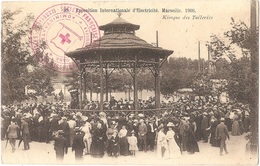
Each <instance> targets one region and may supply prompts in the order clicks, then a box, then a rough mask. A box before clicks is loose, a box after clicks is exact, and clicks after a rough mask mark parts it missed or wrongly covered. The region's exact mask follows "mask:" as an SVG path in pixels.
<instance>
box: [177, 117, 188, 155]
mask: <svg viewBox="0 0 260 166" xmlns="http://www.w3.org/2000/svg"><path fill="white" fill-rule="evenodd" d="M189 128H190V127H189V124H188V123H187V122H180V124H179V131H180V136H181V151H182V152H184V151H187V143H188V134H189Z"/></svg>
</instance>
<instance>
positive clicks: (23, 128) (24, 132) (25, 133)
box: [21, 120, 30, 150]
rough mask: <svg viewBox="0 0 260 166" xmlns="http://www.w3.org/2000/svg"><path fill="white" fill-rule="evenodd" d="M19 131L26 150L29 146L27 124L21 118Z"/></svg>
mask: <svg viewBox="0 0 260 166" xmlns="http://www.w3.org/2000/svg"><path fill="white" fill-rule="evenodd" d="M21 132H22V137H23V142H24V150H28V149H29V148H30V145H29V124H28V123H27V122H26V121H25V120H23V121H22V124H21Z"/></svg>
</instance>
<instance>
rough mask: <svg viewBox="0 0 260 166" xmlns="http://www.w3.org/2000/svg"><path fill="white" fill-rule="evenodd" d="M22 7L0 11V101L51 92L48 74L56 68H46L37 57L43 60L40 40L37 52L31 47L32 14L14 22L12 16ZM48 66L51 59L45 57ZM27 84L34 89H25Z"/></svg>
mask: <svg viewBox="0 0 260 166" xmlns="http://www.w3.org/2000/svg"><path fill="white" fill-rule="evenodd" d="M20 12H21V10H16V11H11V10H4V11H3V12H2V31H1V34H2V38H1V42H2V45H1V48H2V52H1V53H2V56H1V58H2V59H1V63H2V64H1V65H2V103H3V104H12V103H13V102H14V101H18V102H20V101H23V100H25V99H29V98H33V99H36V98H37V97H38V96H42V95H43V96H46V95H50V94H51V91H53V90H54V89H53V87H52V85H51V81H50V76H51V75H54V74H55V72H53V71H52V72H49V70H48V71H45V69H44V68H42V67H41V66H39V61H40V60H41V61H42V60H46V59H47V57H48V56H47V55H46V54H45V53H44V47H45V46H44V43H40V45H39V49H38V50H37V51H36V53H32V52H31V51H30V49H29V48H30V42H29V41H30V32H31V29H30V28H29V27H30V25H31V22H32V21H33V20H34V17H33V15H32V14H28V15H27V16H26V18H25V19H23V20H22V21H20V22H19V23H17V24H15V23H14V21H15V16H16V15H18V14H19V13H20ZM45 64H47V65H49V66H50V67H51V66H52V65H53V63H52V62H51V61H45ZM26 87H27V89H28V88H29V89H30V90H31V91H33V92H35V93H29V94H28V95H27V92H26V91H25V90H26Z"/></svg>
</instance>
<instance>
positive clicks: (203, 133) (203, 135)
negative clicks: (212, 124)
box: [201, 112, 209, 143]
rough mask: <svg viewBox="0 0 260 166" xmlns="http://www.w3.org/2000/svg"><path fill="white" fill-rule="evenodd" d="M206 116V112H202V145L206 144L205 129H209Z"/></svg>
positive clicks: (206, 135) (206, 134)
mask: <svg viewBox="0 0 260 166" xmlns="http://www.w3.org/2000/svg"><path fill="white" fill-rule="evenodd" d="M207 115H208V114H207V113H206V112H203V117H202V120H201V131H202V137H203V140H204V141H203V142H204V143H207V142H208V133H207V129H208V127H209V119H208V117H207Z"/></svg>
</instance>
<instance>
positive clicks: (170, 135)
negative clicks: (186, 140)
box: [166, 130, 180, 158]
mask: <svg viewBox="0 0 260 166" xmlns="http://www.w3.org/2000/svg"><path fill="white" fill-rule="evenodd" d="M174 134H175V133H174V131H173V130H169V131H168V132H167V134H166V137H167V143H168V149H169V151H168V152H169V157H170V158H173V157H174V154H180V149H179V147H178V145H177V143H176V141H175V139H174Z"/></svg>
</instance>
